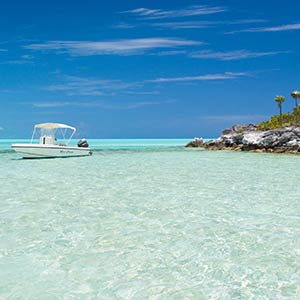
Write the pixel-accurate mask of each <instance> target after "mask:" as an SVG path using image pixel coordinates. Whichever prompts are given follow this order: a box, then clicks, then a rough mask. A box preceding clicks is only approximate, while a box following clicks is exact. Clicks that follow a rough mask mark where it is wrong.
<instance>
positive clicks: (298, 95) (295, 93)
mask: <svg viewBox="0 0 300 300" xmlns="http://www.w3.org/2000/svg"><path fill="white" fill-rule="evenodd" d="M291 96H292V97H293V98H294V99H295V104H296V108H295V123H296V126H298V99H300V92H299V91H293V92H292V93H291Z"/></svg>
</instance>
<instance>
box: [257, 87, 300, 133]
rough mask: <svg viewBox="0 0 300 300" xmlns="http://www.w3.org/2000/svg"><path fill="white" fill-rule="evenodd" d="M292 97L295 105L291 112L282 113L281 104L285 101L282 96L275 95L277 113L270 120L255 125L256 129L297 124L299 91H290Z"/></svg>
mask: <svg viewBox="0 0 300 300" xmlns="http://www.w3.org/2000/svg"><path fill="white" fill-rule="evenodd" d="M291 96H292V98H293V99H294V100H295V107H294V108H293V111H292V112H290V113H289V112H286V113H282V104H283V103H284V101H285V97H284V96H281V95H280V96H276V97H275V99H274V100H275V101H276V103H277V105H278V108H279V115H274V116H272V117H271V118H270V120H268V121H265V122H261V123H259V124H258V126H257V130H270V129H280V128H286V127H291V126H299V120H300V108H299V105H298V100H299V99H300V91H297V90H295V91H293V92H292V93H291Z"/></svg>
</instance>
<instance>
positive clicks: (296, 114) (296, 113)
mask: <svg viewBox="0 0 300 300" xmlns="http://www.w3.org/2000/svg"><path fill="white" fill-rule="evenodd" d="M295 102H296V108H295V125H296V126H298V99H297V98H295Z"/></svg>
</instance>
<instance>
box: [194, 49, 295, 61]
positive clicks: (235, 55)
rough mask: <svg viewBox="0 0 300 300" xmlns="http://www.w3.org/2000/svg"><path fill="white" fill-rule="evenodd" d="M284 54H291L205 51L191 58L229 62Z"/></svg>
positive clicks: (279, 52) (280, 52) (281, 52)
mask: <svg viewBox="0 0 300 300" xmlns="http://www.w3.org/2000/svg"><path fill="white" fill-rule="evenodd" d="M283 53H289V51H270V52H253V51H249V50H235V51H227V52H214V51H211V50H203V51H199V52H194V53H192V54H191V57H194V58H203V59H217V60H223V61H227V60H239V59H246V58H256V57H263V56H272V55H278V54H283Z"/></svg>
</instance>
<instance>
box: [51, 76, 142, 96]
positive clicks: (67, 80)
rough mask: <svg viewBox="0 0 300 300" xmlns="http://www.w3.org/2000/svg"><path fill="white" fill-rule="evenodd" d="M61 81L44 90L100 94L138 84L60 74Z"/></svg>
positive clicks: (77, 93)
mask: <svg viewBox="0 0 300 300" xmlns="http://www.w3.org/2000/svg"><path fill="white" fill-rule="evenodd" d="M61 81H62V82H61V83H59V84H54V85H50V86H48V87H46V90H48V91H52V92H65V93H66V94H67V96H101V95H107V94H111V93H114V92H116V91H122V90H127V89H129V88H134V87H138V86H139V83H138V82H124V81H122V80H107V79H95V78H84V77H76V76H61Z"/></svg>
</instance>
